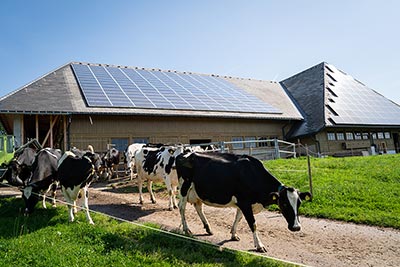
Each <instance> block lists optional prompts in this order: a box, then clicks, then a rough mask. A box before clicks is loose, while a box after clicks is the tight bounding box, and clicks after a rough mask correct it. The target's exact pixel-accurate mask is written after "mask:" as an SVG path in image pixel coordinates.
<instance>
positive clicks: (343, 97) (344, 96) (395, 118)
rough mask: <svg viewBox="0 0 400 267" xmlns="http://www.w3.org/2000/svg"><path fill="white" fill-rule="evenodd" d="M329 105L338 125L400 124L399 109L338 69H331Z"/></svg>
mask: <svg viewBox="0 0 400 267" xmlns="http://www.w3.org/2000/svg"><path fill="white" fill-rule="evenodd" d="M327 74H329V75H327V79H328V85H327V91H328V92H333V93H334V95H332V93H330V96H329V97H330V98H332V99H333V100H334V102H332V103H329V107H330V108H332V109H333V110H334V111H335V112H336V113H337V115H336V116H335V115H333V116H331V117H330V118H331V119H332V120H333V121H334V122H335V123H337V124H354V123H356V124H376V125H382V124H400V108H399V106H398V105H396V104H395V103H393V102H392V101H390V100H389V99H387V98H385V97H384V96H382V95H380V94H378V93H377V92H375V91H374V90H372V89H370V88H368V87H367V86H365V85H364V84H362V83H361V82H359V81H357V80H356V79H354V78H353V77H351V76H349V75H347V74H345V73H343V72H341V71H340V70H338V69H336V68H335V67H334V66H331V65H329V68H327Z"/></svg>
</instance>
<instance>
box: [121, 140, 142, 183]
mask: <svg viewBox="0 0 400 267" xmlns="http://www.w3.org/2000/svg"><path fill="white" fill-rule="evenodd" d="M145 145H146V144H141V143H134V144H131V145H130V146H128V147H127V149H126V151H125V160H126V166H127V168H128V170H130V173H131V180H133V173H134V172H136V171H137V170H136V165H135V155H136V153H137V152H138V151H139V150H140V149H141V148H142V147H143V146H145Z"/></svg>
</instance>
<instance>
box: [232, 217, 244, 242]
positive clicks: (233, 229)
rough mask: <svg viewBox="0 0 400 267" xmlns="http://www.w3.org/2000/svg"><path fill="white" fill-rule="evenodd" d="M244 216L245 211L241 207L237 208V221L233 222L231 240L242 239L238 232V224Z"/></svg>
mask: <svg viewBox="0 0 400 267" xmlns="http://www.w3.org/2000/svg"><path fill="white" fill-rule="evenodd" d="M242 218H243V212H242V211H241V210H240V209H237V210H236V216H235V221H234V222H233V225H232V230H231V240H234V241H239V240H240V238H239V236H238V235H237V234H236V231H237V227H238V224H239V222H240V220H241V219H242Z"/></svg>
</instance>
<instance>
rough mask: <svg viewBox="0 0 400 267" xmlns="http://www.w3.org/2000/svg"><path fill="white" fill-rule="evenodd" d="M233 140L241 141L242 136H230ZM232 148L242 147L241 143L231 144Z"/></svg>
mask: <svg viewBox="0 0 400 267" xmlns="http://www.w3.org/2000/svg"><path fill="white" fill-rule="evenodd" d="M232 141H233V142H243V137H239V136H237V137H232ZM232 148H233V149H243V143H236V144H232Z"/></svg>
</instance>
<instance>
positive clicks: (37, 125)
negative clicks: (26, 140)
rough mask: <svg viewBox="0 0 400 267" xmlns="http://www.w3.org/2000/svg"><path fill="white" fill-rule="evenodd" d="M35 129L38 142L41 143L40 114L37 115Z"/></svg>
mask: <svg viewBox="0 0 400 267" xmlns="http://www.w3.org/2000/svg"><path fill="white" fill-rule="evenodd" d="M35 128H36V136H35V138H36V140H37V141H38V142H40V141H39V115H38V114H36V115H35Z"/></svg>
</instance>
